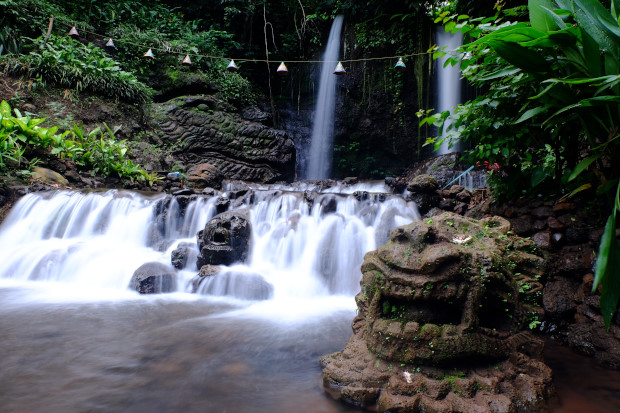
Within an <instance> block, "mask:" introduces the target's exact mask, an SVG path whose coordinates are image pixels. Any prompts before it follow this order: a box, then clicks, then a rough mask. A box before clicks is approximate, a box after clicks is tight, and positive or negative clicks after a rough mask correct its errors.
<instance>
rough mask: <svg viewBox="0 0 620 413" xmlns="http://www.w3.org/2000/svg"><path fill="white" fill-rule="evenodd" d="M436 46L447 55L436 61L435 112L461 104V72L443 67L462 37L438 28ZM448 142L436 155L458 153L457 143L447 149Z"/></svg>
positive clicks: (461, 42) (459, 34) (443, 132)
mask: <svg viewBox="0 0 620 413" xmlns="http://www.w3.org/2000/svg"><path fill="white" fill-rule="evenodd" d="M436 36H437V45H438V46H439V47H445V49H444V50H445V51H446V52H447V53H448V54H447V55H446V56H443V57H441V58H439V59H437V63H436V64H437V75H436V82H437V85H436V87H437V112H439V113H441V112H443V111H446V110H449V109H452V108H454V107H455V106H456V105H458V104H459V103H461V70H460V68H459V67H458V66H452V65H450V64H448V65H447V66H445V67H444V64H445V63H446V60H447V59H448V58H449V57H450V55H449V54H450V53H451V52H453V51H454V50H455V49H456V48H458V47H459V46H460V45H461V44H463V35H462V34H461V33H460V32H458V33H455V34H452V33H449V32H446V31H445V30H444V28H443V27H438V28H437V32H436ZM447 127H448V122H446V123H445V124H444V129H443V130H442V131H441V136H442V137H444V136H445V135H446V128H447ZM448 146H449V142H448V141H447V140H446V141H444V142H443V143H442V145H441V147H440V148H439V149H438V150H437V154H438V155H445V154H446V153H449V152H455V151H458V142H452V147H451V148H448Z"/></svg>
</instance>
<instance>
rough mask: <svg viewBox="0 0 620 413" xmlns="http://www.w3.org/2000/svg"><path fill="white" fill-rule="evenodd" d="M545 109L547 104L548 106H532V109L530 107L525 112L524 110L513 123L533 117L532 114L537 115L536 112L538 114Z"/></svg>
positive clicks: (547, 107)
mask: <svg viewBox="0 0 620 413" xmlns="http://www.w3.org/2000/svg"><path fill="white" fill-rule="evenodd" d="M547 110H549V106H548V105H545V106H537V107H535V108H532V109H530V110H528V111H526V112H525V113H524V114H523V115H521V117H520V118H519V119H517V120H516V121H515V122H514V123H515V124H517V123H521V122H524V121H526V120H528V119H531V118H533V117H534V116H536V115H538V114H540V113H543V112H546V111H547Z"/></svg>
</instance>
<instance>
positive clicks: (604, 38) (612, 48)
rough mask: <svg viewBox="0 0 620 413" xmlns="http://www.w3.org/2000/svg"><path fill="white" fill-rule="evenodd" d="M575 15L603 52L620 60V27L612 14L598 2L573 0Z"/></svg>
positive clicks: (593, 0) (595, 0) (594, 0)
mask: <svg viewBox="0 0 620 413" xmlns="http://www.w3.org/2000/svg"><path fill="white" fill-rule="evenodd" d="M573 2H574V4H575V6H576V7H575V8H574V15H575V20H576V21H577V23H578V24H579V26H580V27H581V28H582V29H583V30H584V31H586V32H587V33H588V34H589V35H590V36H592V38H593V39H594V41H596V43H597V44H598V45H599V47H600V48H601V49H602V50H605V51H607V52H608V53H610V54H611V55H612V56H613V57H614V59H616V61H618V60H620V49H619V46H618V43H619V42H620V27H618V22H617V21H616V20H615V19H614V18H613V17H612V16H611V14H610V12H609V11H608V10H607V9H605V7H603V5H602V4H601V3H599V2H598V0H573Z"/></svg>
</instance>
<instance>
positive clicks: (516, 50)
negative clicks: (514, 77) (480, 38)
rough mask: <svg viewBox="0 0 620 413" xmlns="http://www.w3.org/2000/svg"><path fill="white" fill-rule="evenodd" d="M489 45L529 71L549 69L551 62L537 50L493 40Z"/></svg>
mask: <svg viewBox="0 0 620 413" xmlns="http://www.w3.org/2000/svg"><path fill="white" fill-rule="evenodd" d="M489 46H491V48H493V50H495V51H496V52H497V54H498V55H500V56H501V57H502V58H503V59H504V60H506V61H507V62H509V63H510V64H512V65H514V66H516V67H519V68H521V69H523V70H525V71H527V72H530V73H536V72H545V71H547V70H549V64H548V63H547V61H546V60H545V59H544V58H543V57H542V56H540V55H539V54H538V53H537V52H536V51H535V50H531V49H528V48H526V47H523V46H521V45H520V44H518V43H512V42H504V41H502V40H491V41H489Z"/></svg>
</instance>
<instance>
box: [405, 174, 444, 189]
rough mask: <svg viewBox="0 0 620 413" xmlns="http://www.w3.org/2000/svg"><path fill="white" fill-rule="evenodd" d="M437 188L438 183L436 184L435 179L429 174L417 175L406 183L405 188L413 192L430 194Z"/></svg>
mask: <svg viewBox="0 0 620 413" xmlns="http://www.w3.org/2000/svg"><path fill="white" fill-rule="evenodd" d="M438 189H439V184H437V180H436V179H435V178H434V177H433V176H431V175H418V176H416V177H415V178H413V179H412V180H411V181H410V182H409V185H407V190H408V191H409V192H411V193H414V194H431V193H435V191H437V190H438Z"/></svg>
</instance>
